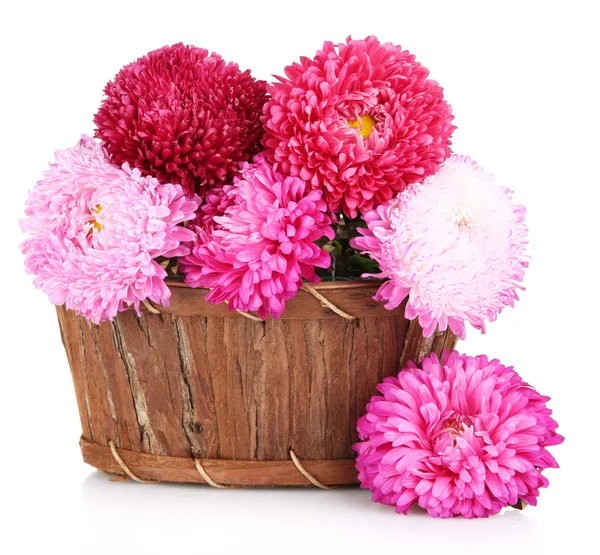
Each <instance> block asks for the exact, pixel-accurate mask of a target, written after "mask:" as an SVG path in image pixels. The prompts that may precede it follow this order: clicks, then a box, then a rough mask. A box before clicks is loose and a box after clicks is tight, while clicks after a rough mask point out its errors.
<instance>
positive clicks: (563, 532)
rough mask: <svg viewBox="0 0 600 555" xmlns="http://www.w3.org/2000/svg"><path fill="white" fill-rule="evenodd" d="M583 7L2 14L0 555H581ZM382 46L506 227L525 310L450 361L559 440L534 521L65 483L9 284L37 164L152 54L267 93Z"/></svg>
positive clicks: (586, 258)
mask: <svg viewBox="0 0 600 555" xmlns="http://www.w3.org/2000/svg"><path fill="white" fill-rule="evenodd" d="M593 5H594V2H592V1H590V2H587V3H584V2H581V3H579V2H574V1H572V0H571V1H568V2H564V3H552V2H539V3H536V2H518V3H517V2H515V3H511V2H508V1H502V2H472V3H466V2H465V3H463V2H447V3H446V2H440V3H435V2H431V1H427V2H417V0H414V1H413V2H401V1H398V0H396V1H392V2H378V1H375V0H369V1H363V2H353V1H349V0H347V1H344V2H326V1H325V0H320V1H318V2H315V1H309V0H297V1H294V2H289V3H288V2H284V1H283V0H282V1H281V2H278V3H276V2H272V3H268V2H258V1H250V0H249V1H247V2H244V3H241V2H240V3H239V4H236V3H233V2H217V1H214V2H210V3H206V2H202V1H200V0H197V1H196V2H189V3H183V2H177V1H175V0H163V1H162V2H153V1H145V2H127V1H125V0H122V1H119V2H112V1H103V2H84V1H80V2H73V3H72V4H68V3H67V2H59V1H56V0H53V1H48V2H39V3H32V2H24V1H21V2H16V1H15V2H13V3H12V5H7V4H6V3H3V7H2V8H0V9H1V14H0V26H1V30H0V41H1V48H0V55H1V56H2V64H1V70H2V73H1V74H0V83H1V86H0V97H1V98H0V99H1V102H0V110H1V111H2V112H1V120H0V147H1V148H0V157H1V159H0V160H1V165H0V168H1V172H2V173H1V174H0V176H1V177H0V199H1V204H0V207H1V209H2V211H1V217H0V226H1V229H0V231H1V233H0V241H1V246H2V249H1V251H0V252H1V258H0V261H1V264H2V271H1V272H0V276H1V277H0V279H1V280H2V288H1V291H2V303H1V305H0V306H1V307H2V318H1V320H0V322H1V323H2V330H1V333H0V341H1V345H2V349H1V351H0V353H1V354H0V367H1V372H0V395H1V398H0V418H1V419H0V425H1V431H0V434H1V435H0V438H1V439H0V449H1V457H0V461H1V464H2V468H1V470H2V474H1V482H0V504H1V507H2V508H3V509H5V512H4V515H3V517H2V520H0V552H2V553H6V554H11V555H12V554H21V553H25V554H28V553H36V552H40V553H42V552H43V553H54V552H56V553H61V554H71V553H75V554H84V553H85V554H88V553H89V554H95V553H112V554H117V555H119V554H121V553H136V552H137V553H142V554H147V555H152V554H158V553H169V554H176V553H187V554H196V553H206V554H217V553H286V554H287V553H304V554H306V553H317V554H320V553H327V554H338V553H340V554H342V553H343V554H353V553H371V552H385V553H389V554H394V553H438V552H443V553H482V554H483V553H486V554H494V553H504V554H506V553H554V552H556V553H561V552H564V551H566V550H568V551H569V552H570V553H573V554H575V553H577V554H580V553H598V552H599V545H598V543H599V542H598V534H597V531H595V530H596V529H595V527H596V526H597V524H596V523H597V519H598V517H599V516H600V514H599V513H600V510H599V508H598V507H599V505H598V496H599V494H600V491H599V488H598V473H599V472H600V465H599V458H598V455H599V454H600V453H599V450H598V445H599V436H600V432H599V430H600V427H599V426H598V423H599V422H600V416H599V414H598V397H599V394H600V393H599V385H600V382H599V378H598V375H599V370H600V368H599V366H600V365H599V363H598V347H599V345H598V344H599V340H598V331H597V327H598V326H597V320H598V316H599V310H600V304H599V302H598V273H597V267H598V264H597V257H598V251H599V249H598V240H599V238H600V237H599V233H598V220H599V219H600V218H599V214H598V200H599V199H600V196H599V193H598V190H599V186H600V180H599V177H598V176H599V170H598V163H597V162H598V158H599V148H600V141H599V139H598V132H599V124H600V118H599V114H598V101H599V99H600V94H599V92H600V91H599V90H598V56H599V54H600V51H599V50H600V48H599V42H598V39H597V35H598V30H597V25H596V23H597V17H596V16H595V15H594V14H593V10H592V7H593ZM350 34H351V35H352V36H353V37H354V38H363V37H364V36H366V35H368V34H376V35H378V36H379V38H380V39H382V40H385V41H392V42H394V43H396V44H401V45H402V46H403V47H405V48H408V49H409V50H411V51H412V52H413V53H415V54H416V55H417V59H418V60H419V61H421V62H422V63H423V64H424V65H426V66H427V67H428V68H429V69H430V70H431V75H432V77H433V78H434V79H436V80H438V81H439V82H440V83H441V84H442V86H443V87H444V88H445V94H446V98H447V99H448V101H449V102H450V103H451V104H452V106H453V109H454V113H455V115H456V119H455V123H456V125H457V126H458V129H457V131H456V132H455V134H454V149H455V151H456V152H459V153H463V154H469V155H471V156H472V157H473V158H474V159H476V160H477V161H479V163H480V164H481V165H483V166H484V168H486V169H487V170H489V171H491V172H492V173H494V174H495V175H496V176H497V177H498V178H499V179H500V180H501V181H502V182H503V183H505V184H506V185H508V186H509V187H511V188H512V189H514V191H515V196H516V199H517V201H519V202H521V203H523V204H525V205H526V206H527V207H528V210H529V212H528V224H529V227H530V230H531V234H530V240H531V243H530V253H531V255H532V263H531V268H530V270H529V272H528V274H527V280H526V286H527V291H526V292H524V294H523V295H522V300H521V302H520V303H518V304H517V307H516V308H515V309H507V310H506V311H505V312H504V313H503V314H501V315H500V318H499V320H498V321H497V322H496V323H493V324H491V325H490V326H489V330H488V334H487V335H486V336H480V335H479V334H478V332H476V331H475V330H473V329H469V331H468V337H467V340H466V341H464V342H462V343H461V344H460V346H459V349H460V350H461V351H463V352H467V353H469V354H472V355H475V354H479V353H486V354H488V355H490V356H492V357H497V358H500V360H501V361H503V362H504V363H505V364H512V365H514V366H515V367H516V369H517V371H519V372H520V373H521V375H522V376H523V377H524V378H525V379H526V380H527V381H529V382H530V383H532V384H533V385H534V386H535V387H536V388H537V389H538V390H539V391H540V392H541V393H543V394H547V395H550V396H551V397H552V401H551V402H550V406H551V408H552V409H553V410H554V413H555V417H556V419H557V420H558V422H559V423H560V432H561V433H562V434H564V435H565V436H566V438H567V439H566V441H565V443H564V444H563V445H560V446H557V447H555V448H553V453H554V454H555V456H556V457H557V459H558V461H559V463H560V464H561V469H560V470H554V471H549V472H548V473H547V476H548V477H549V479H550V487H549V488H548V489H547V490H543V491H542V494H541V497H540V499H539V505H538V507H529V508H528V509H526V510H525V511H524V512H517V511H513V510H511V511H507V512H506V513H505V514H503V515H501V516H498V517H494V518H491V519H487V520H478V521H466V520H459V519H455V520H448V521H442V520H435V519H431V518H429V517H428V516H426V514H424V513H423V512H420V511H414V512H412V513H411V514H410V515H409V516H407V517H406V516H401V515H396V514H395V513H394V511H393V509H392V508H390V507H384V506H379V505H375V504H373V503H371V502H370V498H369V493H368V492H366V491H361V490H357V489H343V490H337V491H330V492H322V491H317V490H270V491H265V490H262V491H258V490H235V491H216V490H213V489H210V488H209V487H205V486H169V485H159V486H147V485H146V486H145V485H139V484H134V483H131V482H128V483H109V482H108V481H107V477H106V475H104V474H101V473H98V472H95V471H93V470H92V469H91V468H90V467H88V466H86V465H84V463H83V462H82V461H81V456H80V453H79V448H78V445H77V441H78V438H79V435H80V427H79V418H78V413H77V408H76V404H75V397H74V395H73V387H72V383H71V378H70V373H69V368H68V364H67V360H66V357H65V354H64V352H63V348H62V345H61V341H60V336H59V330H58V325H57V322H56V317H55V313H54V310H53V307H52V306H51V305H50V304H49V302H48V301H47V299H46V298H45V297H44V295H43V294H42V293H41V292H39V291H36V290H34V288H33V286H32V285H31V278H30V277H28V276H26V275H25V273H24V270H23V261H22V257H21V255H20V253H19V250H18V246H17V245H18V243H19V242H20V241H21V239H22V237H21V234H20V231H19V229H18V218H19V216H20V214H21V213H22V210H23V203H24V200H25V198H26V194H27V191H28V189H30V188H31V187H32V186H33V185H34V184H35V182H36V180H37V179H38V178H39V176H40V172H41V171H42V169H44V168H45V167H46V164H47V162H48V161H49V160H50V159H51V157H52V154H53V152H54V150H56V149H58V148H64V147H68V146H71V145H73V144H75V143H76V141H77V140H78V138H79V134H80V133H81V132H86V133H88V134H92V133H93V124H92V116H93V114H94V113H95V111H96V110H97V108H98V105H99V103H100V100H101V94H102V92H101V91H102V89H103V87H104V84H105V83H106V81H108V80H109V79H112V78H113V76H114V74H115V73H116V72H117V71H118V70H119V68H120V67H121V66H122V65H124V64H126V63H128V62H131V61H133V60H134V59H136V58H137V57H139V56H141V55H143V54H145V53H146V52H147V51H149V50H153V49H156V48H158V47H161V46H163V45H165V44H172V43H175V42H178V41H182V42H185V43H191V44H194V45H196V46H202V47H206V48H208V49H210V50H214V51H215V52H218V53H220V54H221V55H222V56H223V57H224V58H225V59H227V60H231V61H236V62H238V63H239V64H240V66H241V67H242V68H244V69H245V68H250V69H252V70H253V73H254V75H255V76H257V77H259V78H262V79H269V78H270V75H271V74H272V73H275V74H282V72H283V67H284V66H285V65H286V64H288V63H290V62H292V61H294V60H297V59H298V57H299V56H300V55H306V56H310V57H312V56H313V55H314V53H315V52H316V50H317V49H318V48H319V47H320V45H321V44H322V42H323V41H324V40H326V39H327V40H333V41H334V42H338V41H343V40H344V39H345V38H346V36H347V35H350Z"/></svg>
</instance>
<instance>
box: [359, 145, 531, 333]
mask: <svg viewBox="0 0 600 555" xmlns="http://www.w3.org/2000/svg"><path fill="white" fill-rule="evenodd" d="M365 221H366V222H367V225H368V229H361V230H360V231H361V233H362V234H363V235H364V237H358V238H356V239H354V240H353V241H352V246H354V247H355V248H356V249H359V250H361V251H362V252H363V253H366V254H368V255H369V256H370V257H372V258H373V259H375V260H376V261H377V262H378V263H379V267H380V268H381V274H378V276H377V277H381V278H389V279H388V280H387V281H386V282H385V283H384V284H383V285H382V286H381V287H380V288H379V291H378V292H377V295H376V296H375V298H376V299H377V300H383V301H386V307H387V308H390V309H392V308H395V307H397V306H398V305H399V304H400V303H401V302H402V301H403V300H404V299H405V298H406V297H408V303H407V305H406V317H407V318H409V319H411V320H412V319H414V318H418V319H419V324H420V325H421V326H422V327H423V331H424V334H425V336H426V337H429V336H431V335H432V334H433V332H434V331H435V329H436V327H438V328H439V330H441V331H443V330H445V329H446V328H447V326H450V328H451V329H452V331H454V333H456V334H457V335H459V336H460V337H461V338H463V339H464V337H465V333H466V332H465V325H464V322H465V320H466V321H468V322H470V323H471V324H472V325H473V326H474V327H475V328H477V329H479V330H481V331H482V332H485V320H489V321H493V320H495V319H496V317H497V315H498V313H499V312H500V311H501V310H502V309H503V308H504V307H505V306H513V305H514V301H515V300H517V299H518V296H517V292H516V290H517V289H523V287H522V286H520V285H519V282H521V281H522V280H523V275H524V271H525V270H524V269H525V268H526V267H527V261H526V260H525V258H526V255H525V247H526V245H527V240H526V238H527V226H526V225H525V208H524V207H523V206H519V205H516V204H514V203H513V200H512V192H511V191H510V190H508V189H506V188H505V187H502V186H500V185H498V184H497V183H495V181H494V178H493V177H492V176H491V175H490V174H487V173H485V172H484V171H483V170H482V169H481V168H479V167H478V166H477V164H476V163H475V162H473V161H472V160H471V159H470V158H467V157H464V156H457V155H453V156H452V157H451V158H450V159H449V160H447V161H446V162H445V163H444V165H443V166H442V168H441V169H440V171H439V172H438V173H437V174H436V175H434V176H431V177H429V178H427V179H426V180H425V181H424V182H423V183H421V184H418V185H413V186H411V187H410V188H409V189H407V190H406V191H404V192H402V193H400V195H398V197H397V198H395V199H393V200H391V201H390V202H388V203H386V204H382V205H381V206H379V207H378V208H377V210H373V211H371V212H369V213H367V214H366V215H365Z"/></svg>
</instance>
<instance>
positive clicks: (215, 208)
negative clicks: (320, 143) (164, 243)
mask: <svg viewBox="0 0 600 555" xmlns="http://www.w3.org/2000/svg"><path fill="white" fill-rule="evenodd" d="M321 197H322V193H321V191H306V184H305V183H304V181H302V180H301V179H298V178H295V177H284V176H282V175H281V174H279V173H278V172H277V167H273V166H270V165H269V164H267V163H266V162H265V161H264V160H263V158H262V157H260V156H257V157H256V158H255V159H254V164H248V163H244V164H242V169H241V172H240V177H239V178H236V179H235V181H234V186H233V187H225V188H224V189H223V190H222V191H221V198H220V199H219V198H216V197H215V198H212V199H209V202H208V203H207V205H205V206H204V208H203V209H204V214H205V215H210V214H216V213H218V212H219V211H223V212H224V215H222V216H218V215H215V216H213V217H214V222H215V223H216V225H214V226H211V225H208V226H207V227H206V226H205V227H203V226H202V225H199V226H197V227H196V231H197V233H198V238H197V240H196V243H195V245H194V247H193V249H192V253H191V254H190V255H188V256H186V257H183V258H182V259H181V260H180V267H181V269H182V271H183V272H184V273H185V274H186V283H188V284H189V285H191V286H192V287H206V288H209V289H211V291H210V292H209V293H208V294H207V295H206V300H208V301H210V302H212V303H215V304H216V303H221V302H224V301H226V302H227V303H228V306H229V309H230V310H236V309H238V310H242V311H244V312H247V311H256V312H258V314H259V316H260V317H261V318H266V317H267V315H268V314H270V315H271V316H273V317H274V318H277V317H279V316H280V315H281V313H282V312H283V310H284V304H285V301H287V300H289V299H291V298H292V297H293V296H294V295H295V294H296V293H297V292H298V289H299V288H300V287H301V285H302V278H305V279H307V280H309V281H312V282H313V283H314V282H317V281H318V280H319V278H318V277H317V275H316V274H315V269H314V268H315V266H317V267H320V268H326V267H328V266H329V264H330V262H331V258H330V255H329V254H328V253H327V252H325V251H324V250H323V249H321V248H320V247H319V246H318V245H316V244H315V241H317V240H318V239H320V238H322V237H323V236H326V237H328V238H329V239H333V235H334V233H333V229H332V228H331V225H330V224H331V218H330V217H329V216H328V215H327V214H326V213H325V210H326V208H327V207H326V205H325V201H324V200H323V199H322V198H321ZM209 219H210V218H209ZM209 219H208V220H207V219H206V218H205V217H204V216H201V217H200V221H201V222H204V223H205V224H206V223H207V222H209Z"/></svg>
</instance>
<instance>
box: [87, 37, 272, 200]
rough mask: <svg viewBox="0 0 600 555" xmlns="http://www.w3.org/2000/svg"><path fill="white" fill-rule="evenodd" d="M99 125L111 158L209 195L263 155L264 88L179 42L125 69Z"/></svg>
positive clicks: (109, 89)
mask: <svg viewBox="0 0 600 555" xmlns="http://www.w3.org/2000/svg"><path fill="white" fill-rule="evenodd" d="M104 92H105V94H106V98H105V99H104V101H103V102H102V105H101V107H100V110H99V111H98V113H97V114H96V116H95V118H94V121H95V123H96V125H97V131H96V136H97V137H99V138H100V139H102V141H103V142H104V144H105V146H106V149H107V150H108V153H109V155H110V157H111V159H112V160H113V161H114V162H116V163H117V164H119V165H121V164H122V163H124V162H127V163H129V164H131V166H132V167H136V168H138V169H140V170H141V172H142V173H143V174H144V175H151V176H153V177H156V178H157V179H158V180H159V181H161V182H163V183H167V182H169V183H181V184H182V185H183V186H184V188H185V189H186V190H187V191H188V192H190V193H193V192H194V191H198V192H202V193H203V192H204V191H205V190H206V189H207V188H210V187H212V186H214V185H218V184H220V183H222V182H224V181H225V180H226V179H228V178H231V177H232V176H233V175H234V174H235V173H237V170H238V163H239V162H240V161H244V160H249V159H250V158H251V157H252V155H253V154H254V153H256V152H257V150H258V145H259V142H260V136H261V134H262V125H261V123H260V113H261V109H262V105H263V104H264V102H265V101H266V99H267V96H266V84H265V82H264V81H256V80H255V79H254V78H253V77H252V76H251V75H250V72H249V71H245V72H241V71H240V70H239V68H238V66H237V64H234V63H226V62H225V61H224V60H223V59H222V58H221V57H220V56H218V55H217V54H214V53H213V54H210V55H209V53H208V51H207V50H204V49H201V48H194V47H192V46H184V45H183V44H176V45H174V46H165V47H163V48H161V49H159V50H155V51H153V52H150V53H149V54H147V55H146V56H143V57H142V58H140V59H139V60H137V61H136V62H133V63H132V64H129V65H128V66H125V67H124V68H123V69H122V70H121V71H120V72H119V73H118V74H117V76H116V77H115V79H114V81H111V82H110V83H108V85H106V88H105V90H104Z"/></svg>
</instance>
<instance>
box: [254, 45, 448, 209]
mask: <svg viewBox="0 0 600 555" xmlns="http://www.w3.org/2000/svg"><path fill="white" fill-rule="evenodd" d="M285 74H286V76H287V79H286V78H281V77H279V78H278V79H279V81H280V82H279V83H274V84H273V85H271V86H270V89H269V92H270V93H271V96H272V99H271V100H270V101H269V102H268V103H267V104H265V107H264V110H263V112H264V116H263V122H264V124H265V128H266V133H265V136H264V137H263V140H262V142H263V146H264V147H265V149H266V151H265V153H264V154H265V156H266V157H267V158H268V159H269V160H270V161H271V162H278V163H279V171H281V172H284V173H288V174H290V175H292V176H295V177H296V176H297V177H300V178H301V179H303V180H304V181H307V182H309V183H310V184H311V186H312V187H315V188H321V189H324V191H325V196H326V199H327V203H328V205H329V208H330V209H331V210H337V209H338V208H339V207H340V205H341V208H342V210H343V212H344V213H345V214H347V215H349V216H351V217H354V216H356V214H357V212H358V211H360V212H363V213H364V212H367V211H369V210H371V209H373V208H375V207H377V205H379V204H381V203H383V202H385V201H387V200H389V199H390V198H392V196H394V194H395V193H397V192H400V191H402V190H403V189H404V188H405V187H406V186H407V185H408V184H409V183H413V182H418V181H421V180H423V179H424V178H425V177H427V176H429V175H432V174H434V173H435V172H436V171H437V169H438V167H439V165H440V164H441V163H442V162H443V161H444V160H445V159H446V158H447V157H448V156H449V155H450V135H451V134H452V131H453V130H454V126H453V125H452V119H453V116H452V112H451V109H450V106H449V105H448V104H447V103H446V102H445V100H444V98H443V95H442V88H441V87H440V86H439V85H438V84H437V83H436V82H435V81H432V80H431V79H428V78H427V77H428V75H429V72H428V70H427V69H426V68H425V67H423V66H422V65H421V64H419V63H418V62H417V61H415V57H414V56H413V55H412V54H410V53H409V52H408V51H406V50H402V49H401V48H400V47H399V46H394V45H393V44H390V43H386V44H380V43H379V41H378V40H377V39H376V38H375V37H367V39H365V40H351V39H348V40H347V42H346V44H343V43H342V44H339V45H337V46H336V45H334V44H333V43H331V42H326V43H325V44H324V45H323V49H322V50H321V51H319V52H317V55H316V56H315V58H314V59H312V60H311V59H309V58H301V59H300V63H294V64H292V65H291V66H288V67H286V68H285Z"/></svg>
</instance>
